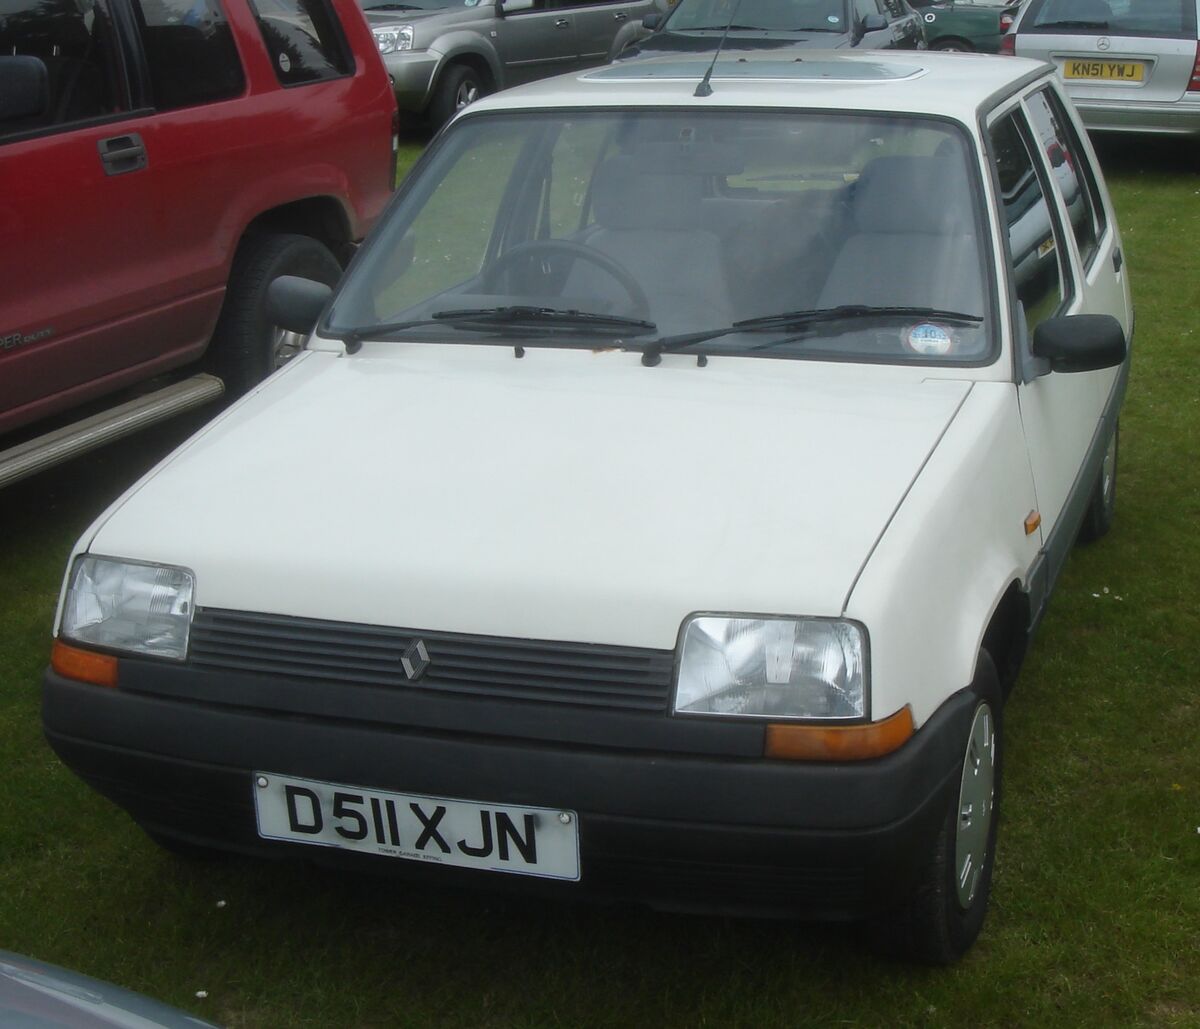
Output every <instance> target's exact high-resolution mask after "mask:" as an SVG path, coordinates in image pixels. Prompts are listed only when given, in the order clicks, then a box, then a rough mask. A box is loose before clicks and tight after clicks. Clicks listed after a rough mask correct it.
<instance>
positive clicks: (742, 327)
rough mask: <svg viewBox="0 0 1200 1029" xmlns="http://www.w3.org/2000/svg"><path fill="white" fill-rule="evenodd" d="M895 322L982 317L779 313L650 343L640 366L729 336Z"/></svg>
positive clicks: (849, 307) (819, 310)
mask: <svg viewBox="0 0 1200 1029" xmlns="http://www.w3.org/2000/svg"><path fill="white" fill-rule="evenodd" d="M896 318H930V319H937V320H938V321H943V322H950V323H952V324H955V325H978V324H980V323H981V322H982V321H983V316H982V315H978V314H964V313H963V312H961V311H945V310H942V309H941V308H938V307H898V306H892V307H885V306H879V307H873V306H871V305H870V304H843V305H842V306H840V307H814V308H811V309H808V310H803V311H782V312H780V313H779V314H768V315H764V316H762V317H760V318H746V319H743V320H742V321H739V322H734V323H733V324H732V325H726V326H725V327H724V328H721V329H708V330H705V331H703V332H688V333H681V334H680V335H678V336H664V337H663V338H662V339H656V340H651V341H650V342H649V343H647V344H646V346H645V348H644V349H643V351H642V364H645V365H656V364H658V362H659V359H660V357H661V355H663V354H670V353H673V352H675V351H677V350H685V349H687V348H688V347H692V346H695V345H696V344H698V343H706V342H708V341H709V340H713V339H719V338H720V337H721V336H732V335H736V334H737V333H741V332H772V331H777V330H783V331H785V332H786V331H788V330H797V329H809V328H812V327H813V326H815V325H827V324H830V323H833V322H842V321H868V322H870V321H881V322H884V323H886V322H889V321H892V320H894V319H896ZM795 339H796V337H794V336H788V337H785V338H784V339H779V340H772V341H771V343H769V344H767V345H768V346H778V345H780V344H783V343H790V342H794V340H795ZM752 349H755V350H759V349H762V347H761V346H759V347H753V348H752Z"/></svg>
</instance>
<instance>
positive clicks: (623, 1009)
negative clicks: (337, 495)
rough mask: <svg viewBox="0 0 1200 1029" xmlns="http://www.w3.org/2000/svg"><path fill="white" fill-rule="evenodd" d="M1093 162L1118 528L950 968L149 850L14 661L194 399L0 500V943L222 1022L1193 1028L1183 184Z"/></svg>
mask: <svg viewBox="0 0 1200 1029" xmlns="http://www.w3.org/2000/svg"><path fill="white" fill-rule="evenodd" d="M417 151H419V144H416V143H410V144H408V145H406V147H405V150H404V154H403V155H402V156H404V157H405V158H412V157H415V154H416V152H417ZM1102 154H1103V158H1104V163H1105V165H1106V167H1107V169H1108V174H1109V181H1110V185H1111V187H1112V190H1113V193H1114V196H1115V199H1116V204H1117V208H1118V213H1119V216H1120V222H1121V225H1122V228H1123V231H1124V234H1125V251H1126V257H1127V261H1128V267H1129V268H1130V270H1131V274H1132V277H1133V286H1134V294H1135V300H1136V303H1137V334H1136V353H1135V358H1134V366H1133V376H1132V381H1131V388H1130V394H1129V398H1128V401H1127V404H1126V408H1125V413H1124V415H1123V417H1122V421H1121V467H1120V480H1119V483H1120V484H1119V501H1118V514H1117V521H1116V524H1115V526H1114V528H1113V531H1112V533H1111V535H1110V536H1109V537H1108V538H1107V539H1105V540H1104V541H1103V542H1101V543H1099V544H1096V545H1093V546H1091V547H1087V548H1080V549H1077V550H1076V552H1075V554H1074V555H1073V557H1072V559H1071V561H1070V562H1069V564H1068V567H1067V570H1066V572H1065V574H1064V576H1063V578H1062V580H1061V582H1060V584H1059V588H1058V592H1057V593H1056V595H1055V598H1054V601H1053V603H1052V605H1051V609H1050V613H1049V615H1048V616H1047V618H1046V621H1045V623H1044V625H1043V628H1042V631H1041V634H1040V635H1039V637H1038V639H1037V641H1036V643H1035V645H1034V647H1033V650H1032V652H1031V654H1030V657H1029V659H1028V661H1027V663H1026V666H1025V669H1024V672H1023V674H1022V677H1021V680H1020V682H1019V683H1018V685H1017V689H1016V691H1015V693H1014V694H1013V697H1012V701H1011V703H1010V704H1009V707H1008V710H1007V715H1008V722H1007V732H1008V736H1007V745H1008V752H1007V769H1006V773H1007V779H1006V796H1005V808H1004V821H1003V826H1002V830H1001V835H1000V847H999V856H998V862H997V875H996V884H995V891H994V895H993V906H992V911H991V914H990V916H989V918H988V922H987V924H986V925H985V928H984V932H983V935H982V937H981V939H980V941H979V943H978V944H977V945H976V947H975V948H974V950H973V951H972V952H971V953H970V954H969V955H968V956H967V958H966V959H965V960H964V961H963V962H962V963H961V964H960V965H958V966H957V967H955V968H952V969H949V970H941V971H934V970H926V969H918V968H910V967H906V966H903V965H897V964H891V963H886V962H882V961H879V960H876V959H875V958H873V957H871V956H870V955H869V954H868V953H867V952H866V951H865V950H864V949H863V948H861V947H860V946H859V943H858V941H857V940H856V938H855V935H854V934H853V933H852V932H851V931H849V930H846V929H836V928H835V929H831V928H828V927H822V926H793V925H784V924H757V923H748V922H736V921H727V920H722V919H702V918H685V917H678V916H666V915H659V914H655V913H653V912H648V911H642V910H625V909H607V908H591V907H575V906H567V905H554V904H546V903H542V902H536V901H529V900H524V899H512V898H506V897H502V896H491V895H489V894H478V895H476V894H469V893H458V892H452V891H431V890H428V889H421V888H415V887H411V886H408V885H406V884H405V883H403V882H402V881H393V880H390V879H375V878H361V877H349V876H339V875H336V874H333V873H329V872H322V871H315V870H310V869H307V868H304V867H290V866H282V867H281V866H275V865H269V864H263V863H256V862H249V861H243V860H238V859H229V860H220V861H216V862H211V863H203V862H202V863H194V862H187V861H182V860H180V859H177V858H173V857H171V856H170V855H168V854H166V853H164V852H163V851H161V850H159V849H158V848H157V847H155V846H154V845H153V844H152V843H150V842H149V840H147V839H146V838H145V837H144V836H143V835H142V834H141V833H140V831H139V830H138V829H136V828H135V827H134V825H133V824H132V823H131V822H130V821H129V819H128V818H127V817H126V816H125V815H124V814H123V813H122V812H120V811H119V810H117V809H116V808H114V807H113V806H112V805H110V804H109V803H108V802H107V801H105V800H103V799H102V798H100V797H99V796H98V795H96V794H94V793H92V792H91V791H90V790H89V789H87V788H86V787H85V786H83V784H82V783H80V782H79V781H77V780H76V779H75V778H74V777H73V776H71V775H70V774H69V773H67V772H66V770H65V769H64V768H63V767H62V766H61V765H60V764H59V763H58V761H57V759H56V758H55V757H54V756H53V754H52V753H51V752H50V750H49V749H48V748H47V747H46V746H45V744H44V743H43V741H42V738H41V731H40V725H39V715H38V688H39V687H38V682H39V675H40V671H41V668H42V665H43V663H44V661H45V659H46V655H47V649H48V642H49V633H50V624H51V618H52V615H53V610H54V604H55V599H56V595H57V590H58V586H59V580H60V576H61V574H62V571H63V567H64V564H65V560H66V556H67V553H68V551H69V549H70V546H71V544H72V542H73V541H74V539H75V537H76V535H77V534H78V533H79V532H80V531H81V530H82V529H83V528H84V527H85V526H86V525H87V524H88V523H89V522H90V521H91V519H92V518H93V517H94V515H95V514H96V513H97V512H98V511H99V510H100V509H101V508H102V507H103V505H104V504H106V503H107V502H108V501H109V500H111V499H112V498H113V497H115V496H116V495H118V494H119V493H120V492H121V490H122V489H123V488H124V486H125V485H127V484H128V483H129V482H130V481H131V480H132V479H133V478H134V477H135V476H137V475H138V474H139V473H140V472H141V471H142V470H144V469H145V468H146V467H148V466H149V465H150V464H151V463H153V462H154V461H155V460H156V459H157V458H158V457H159V456H160V455H161V454H163V453H165V452H166V450H167V449H169V448H170V447H171V446H172V445H173V444H174V443H176V442H178V441H179V440H181V439H182V438H184V436H185V435H186V434H187V432H188V431H189V428H191V427H192V426H193V425H194V424H196V423H195V422H192V423H190V424H189V423H186V422H180V423H176V424H173V425H170V426H169V427H166V428H164V429H157V430H153V431H152V432H151V433H150V434H148V435H147V436H144V437H142V438H139V439H137V440H131V441H127V442H125V443H122V444H119V445H117V446H114V447H112V448H110V449H108V450H107V451H104V452H101V453H99V454H97V455H95V456H94V457H91V458H88V459H84V460H82V461H79V462H76V463H75V464H73V465H70V466H67V467H65V468H62V469H59V470H57V471H54V472H50V473H47V474H43V475H41V476H39V477H37V478H36V479H33V480H29V481H27V482H25V483H22V484H20V485H18V486H16V487H14V488H12V489H9V490H7V491H6V492H4V493H3V494H0V582H2V583H3V587H4V588H3V591H2V592H0V770H3V773H4V789H3V791H2V792H0V855H2V856H0V948H7V949H10V950H15V951H19V952H23V953H27V954H31V955H34V956H36V957H39V958H42V959H45V960H48V961H53V962H57V963H59V964H63V965H67V966H69V967H72V968H75V969H78V970H80V971H84V972H87V973H89V974H92V975H96V976H99V977H101V978H105V979H111V980H115V981H116V982H119V983H121V984H122V985H125V986H128V987H132V988H133V989H137V990H142V991H145V992H147V993H150V994H152V995H154V996H156V997H159V998H161V999H163V1000H166V1001H168V1002H170V1003H173V1004H177V1005H179V1006H182V1007H184V1008H187V1009H189V1010H192V1011H194V1012H196V1013H197V1014H201V1015H203V1016H205V1017H208V1018H211V1019H213V1020H216V1021H218V1022H221V1023H224V1024H227V1025H230V1026H247V1027H260V1026H261V1027H271V1026H279V1027H285V1026H286V1027H292V1026H314V1027H316V1026H321V1027H324V1026H382V1025H389V1026H390V1025H395V1026H414V1027H415V1026H428V1025H445V1026H576V1025H584V1026H614V1027H615V1026H629V1025H656V1026H689V1027H690V1026H728V1025H745V1026H755V1027H758V1026H794V1025H810V1024H829V1025H839V1026H959V1025H971V1026H992V1025H994V1026H1026V1025H1028V1026H1038V1027H1042V1026H1122V1027H1124V1026H1187V1027H1194V1026H1200V938H1198V933H1200V695H1198V692H1197V688H1196V674H1195V669H1194V662H1195V652H1194V649H1193V648H1194V645H1195V641H1196V640H1197V639H1198V638H1200V601H1198V599H1197V597H1198V592H1197V589H1198V585H1200V540H1198V534H1197V526H1198V525H1200V462H1197V460H1196V455H1197V453H1198V452H1200V438H1198V436H1200V314H1198V312H1200V274H1198V272H1197V267H1196V262H1195V258H1194V254H1195V241H1196V240H1197V239H1198V238H1200V177H1198V176H1197V174H1196V173H1195V170H1194V169H1195V168H1196V164H1195V160H1196V157H1197V151H1196V150H1194V149H1193V150H1190V151H1189V150H1184V149H1183V148H1181V147H1180V146H1179V145H1178V144H1170V145H1167V144H1155V145H1151V144H1147V143H1143V142H1141V141H1137V140H1132V139H1122V140H1119V141H1115V142H1112V143H1109V144H1106V145H1105V147H1104V149H1103V152H1102ZM222 902H224V903H222ZM197 991H205V992H206V994H207V996H206V997H204V998H198V997H197Z"/></svg>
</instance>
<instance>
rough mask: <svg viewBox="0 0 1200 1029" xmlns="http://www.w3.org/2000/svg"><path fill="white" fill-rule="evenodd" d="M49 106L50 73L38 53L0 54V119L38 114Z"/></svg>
mask: <svg viewBox="0 0 1200 1029" xmlns="http://www.w3.org/2000/svg"><path fill="white" fill-rule="evenodd" d="M49 106H50V77H49V75H48V74H47V72H46V65H45V63H44V62H43V61H42V59H41V58H40V57H26V56H21V57H0V122H6V121H15V120H16V119H18V118H38V117H41V116H42V115H44V114H45V113H46V110H47V108H49Z"/></svg>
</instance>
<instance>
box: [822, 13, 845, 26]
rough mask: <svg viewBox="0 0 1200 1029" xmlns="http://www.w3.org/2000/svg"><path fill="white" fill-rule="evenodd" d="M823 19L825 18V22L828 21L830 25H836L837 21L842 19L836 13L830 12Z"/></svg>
mask: <svg viewBox="0 0 1200 1029" xmlns="http://www.w3.org/2000/svg"><path fill="white" fill-rule="evenodd" d="M825 20H826V21H827V22H829V24H830V25H836V24H837V23H838V22H840V21H841V20H842V19H841V18H839V17H838V16H837V15H836V14H830V15H828V16H827V17H826V18H825Z"/></svg>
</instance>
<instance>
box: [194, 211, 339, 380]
mask: <svg viewBox="0 0 1200 1029" xmlns="http://www.w3.org/2000/svg"><path fill="white" fill-rule="evenodd" d="M280 275H299V276H302V277H303V278H306V279H315V280H316V281H318V282H324V283H325V284H326V285H329V286H335V285H337V282H338V279H340V278H341V276H342V266H341V265H340V264H338V262H337V258H335V257H334V256H333V254H332V253H330V252H329V249H328V248H327V247H326V246H325V245H324V244H323V243H321V242H319V241H318V240H315V239H313V238H312V237H311V236H299V235H295V234H292V233H263V234H253V235H248V236H246V238H245V239H243V240H242V243H241V246H239V247H238V252H237V255H236V256H235V257H234V259H233V269H232V270H231V271H230V273H229V287H228V289H227V290H226V291H225V303H224V306H222V308H221V316H220V318H218V319H217V328H216V330H215V331H214V332H213V338H212V342H211V343H210V344H209V349H208V355H207V358H206V364H207V365H208V367H209V369H210V370H211V371H212V372H213V373H214V374H215V375H218V376H219V377H220V378H221V379H222V380H223V381H224V383H225V394H226V396H227V397H229V398H234V397H239V396H241V395H242V394H243V393H245V392H246V390H248V389H250V388H251V387H252V386H254V385H256V384H257V383H259V382H260V381H262V380H263V379H265V378H266V377H267V376H268V375H270V374H271V372H273V371H274V370H275V369H276V368H278V367H280V366H281V365H283V364H285V363H286V362H287V361H288V360H289V359H290V358H291V357H293V356H295V353H296V351H297V350H298V348H299V346H300V344H301V342H302V340H301V338H300V337H298V336H297V335H296V334H295V333H290V332H283V331H282V330H280V329H278V328H277V327H276V326H274V325H272V324H271V323H270V322H269V321H268V319H267V306H266V305H267V287H268V286H270V284H271V283H272V282H273V281H274V280H275V279H277V278H278V277H279V276H280Z"/></svg>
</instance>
